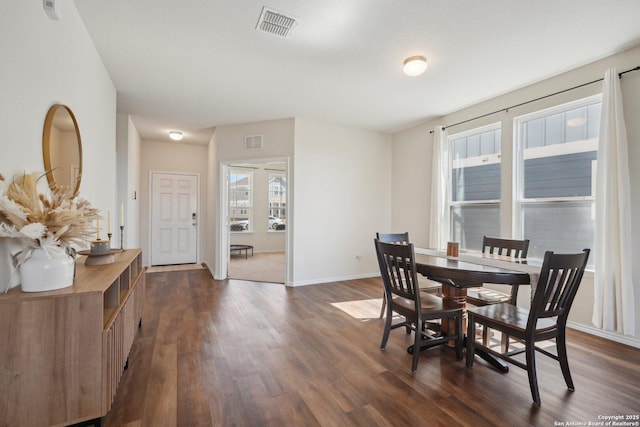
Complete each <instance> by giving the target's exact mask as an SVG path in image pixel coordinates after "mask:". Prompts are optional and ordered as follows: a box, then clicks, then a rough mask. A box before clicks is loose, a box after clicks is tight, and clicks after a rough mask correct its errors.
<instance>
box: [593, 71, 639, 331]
mask: <svg viewBox="0 0 640 427" xmlns="http://www.w3.org/2000/svg"><path fill="white" fill-rule="evenodd" d="M627 159H628V154H627V132H626V128H625V125H624V115H623V110H622V92H621V91H620V78H619V77H618V73H617V72H616V70H615V69H610V70H608V71H607V72H606V73H605V77H604V83H603V88H602V116H601V119H600V138H599V141H598V163H597V172H596V214H595V248H594V249H595V250H594V251H593V254H594V256H595V275H594V307H593V318H592V321H593V324H594V325H595V326H597V327H598V328H602V329H604V330H608V331H616V332H619V333H622V334H625V335H634V334H635V316H634V306H635V303H634V301H635V300H634V295H633V281H632V262H633V259H632V255H631V232H630V230H631V205H630V190H629V189H630V179H629V165H628V160H627Z"/></svg>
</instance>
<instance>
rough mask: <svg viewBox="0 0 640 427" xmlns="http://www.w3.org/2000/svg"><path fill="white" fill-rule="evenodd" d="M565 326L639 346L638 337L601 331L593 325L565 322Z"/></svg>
mask: <svg viewBox="0 0 640 427" xmlns="http://www.w3.org/2000/svg"><path fill="white" fill-rule="evenodd" d="M567 327H569V328H571V329H575V330H577V331H580V332H584V333H586V334H590V335H595V336H597V337H600V338H604V339H607V340H610V341H615V342H617V343H620V344H625V345H628V346H630V347H635V348H640V339H638V338H635V337H629V336H627V335H620V334H618V333H615V332H610V331H603V330H602V329H598V328H596V327H594V326H587V325H583V324H581V323H575V322H567Z"/></svg>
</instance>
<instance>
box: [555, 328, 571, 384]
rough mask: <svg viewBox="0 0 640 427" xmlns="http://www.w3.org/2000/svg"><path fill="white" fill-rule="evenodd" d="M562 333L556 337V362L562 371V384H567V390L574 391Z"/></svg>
mask: <svg viewBox="0 0 640 427" xmlns="http://www.w3.org/2000/svg"><path fill="white" fill-rule="evenodd" d="M563 332H564V331H562V332H561V333H560V334H558V336H557V337H556V348H557V349H558V361H559V362H560V369H562V375H563V376H564V382H565V383H567V388H568V389H569V390H571V391H574V390H575V387H574V386H573V380H572V379H571V372H570V371H569V358H568V357H567V340H566V338H565V335H564V333H563Z"/></svg>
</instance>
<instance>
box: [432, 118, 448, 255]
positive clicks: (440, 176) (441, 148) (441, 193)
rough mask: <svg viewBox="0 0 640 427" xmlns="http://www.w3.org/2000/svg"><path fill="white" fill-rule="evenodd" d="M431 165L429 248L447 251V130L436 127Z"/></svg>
mask: <svg viewBox="0 0 640 427" xmlns="http://www.w3.org/2000/svg"><path fill="white" fill-rule="evenodd" d="M431 161H432V163H431V170H432V174H433V175H432V180H431V220H430V221H429V247H430V248H433V249H445V248H446V245H447V241H448V240H449V212H448V211H447V199H448V197H449V196H448V188H449V184H448V181H449V147H448V144H447V130H446V129H444V128H443V127H442V126H436V127H435V129H434V130H433V157H432V160H431Z"/></svg>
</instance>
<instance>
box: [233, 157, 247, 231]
mask: <svg viewBox="0 0 640 427" xmlns="http://www.w3.org/2000/svg"><path fill="white" fill-rule="evenodd" d="M252 196H253V172H247V171H239V170H235V169H232V170H231V171H230V172H229V224H230V228H231V231H249V230H252V229H253V226H252V222H253V209H252V204H253V202H252Z"/></svg>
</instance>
